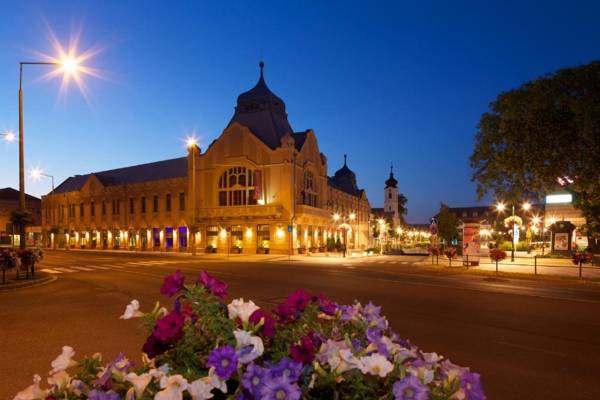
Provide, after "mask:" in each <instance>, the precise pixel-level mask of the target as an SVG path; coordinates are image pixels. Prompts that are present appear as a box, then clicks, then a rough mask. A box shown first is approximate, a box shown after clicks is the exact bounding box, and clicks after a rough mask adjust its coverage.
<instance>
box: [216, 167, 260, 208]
mask: <svg viewBox="0 0 600 400" xmlns="http://www.w3.org/2000/svg"><path fill="white" fill-rule="evenodd" d="M253 175H254V174H253V171H252V170H250V169H247V168H246V167H233V168H229V169H228V170H226V171H225V172H223V175H221V177H220V178H219V206H246V205H255V204H256V196H255V195H254V193H255V192H254V176H253Z"/></svg>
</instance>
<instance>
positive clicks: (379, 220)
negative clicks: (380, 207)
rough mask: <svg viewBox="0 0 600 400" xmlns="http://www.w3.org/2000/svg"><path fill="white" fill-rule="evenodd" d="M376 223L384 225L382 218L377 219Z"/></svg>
mask: <svg viewBox="0 0 600 400" xmlns="http://www.w3.org/2000/svg"><path fill="white" fill-rule="evenodd" d="M377 222H378V223H379V225H385V220H384V219H383V218H379V219H378V220H377Z"/></svg>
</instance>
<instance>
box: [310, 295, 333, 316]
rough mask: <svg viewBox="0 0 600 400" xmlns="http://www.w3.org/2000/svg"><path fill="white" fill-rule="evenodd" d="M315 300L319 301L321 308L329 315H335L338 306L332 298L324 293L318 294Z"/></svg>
mask: <svg viewBox="0 0 600 400" xmlns="http://www.w3.org/2000/svg"><path fill="white" fill-rule="evenodd" d="M315 300H316V301H317V302H318V303H319V310H321V311H322V312H323V313H325V314H327V315H335V312H336V310H337V307H336V305H335V304H334V303H333V302H332V301H331V300H329V299H328V298H327V297H325V296H324V295H322V294H319V295H317V296H316V297H315Z"/></svg>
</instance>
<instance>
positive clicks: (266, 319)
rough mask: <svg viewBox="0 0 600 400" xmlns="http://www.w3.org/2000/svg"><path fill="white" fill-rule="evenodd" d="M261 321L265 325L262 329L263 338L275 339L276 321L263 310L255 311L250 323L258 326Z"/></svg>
mask: <svg viewBox="0 0 600 400" xmlns="http://www.w3.org/2000/svg"><path fill="white" fill-rule="evenodd" d="M261 319H262V320H263V325H262V327H261V332H262V334H263V336H264V337H268V338H271V337H273V336H274V335H275V320H274V319H273V317H271V316H270V315H269V314H267V313H266V312H265V311H264V310H263V309H261V308H259V309H258V310H256V311H254V312H253V313H252V315H251V316H250V319H249V321H250V322H251V323H252V324H254V325H258V324H259V323H260V320H261Z"/></svg>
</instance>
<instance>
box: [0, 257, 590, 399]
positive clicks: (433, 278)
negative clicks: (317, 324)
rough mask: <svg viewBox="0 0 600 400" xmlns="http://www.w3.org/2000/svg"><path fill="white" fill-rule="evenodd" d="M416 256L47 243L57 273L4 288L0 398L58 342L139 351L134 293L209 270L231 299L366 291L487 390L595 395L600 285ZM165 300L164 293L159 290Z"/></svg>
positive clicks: (406, 331) (400, 327) (43, 367)
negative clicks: (480, 271) (312, 257)
mask: <svg viewBox="0 0 600 400" xmlns="http://www.w3.org/2000/svg"><path fill="white" fill-rule="evenodd" d="M414 260H415V258H407V257H404V258H403V257H384V258H379V257H377V258H368V259H354V260H350V261H337V262H314V261H307V262H302V261H291V262H289V261H284V260H280V261H264V260H262V261H253V262H241V261H239V259H233V260H214V259H213V260H207V259H205V258H196V259H191V258H190V257H176V256H155V255H136V254H116V253H89V252H48V253H47V255H46V259H45V260H44V262H43V266H41V268H49V269H51V270H53V271H54V272H57V273H56V276H57V277H58V280H57V281H55V282H53V283H51V284H48V285H45V286H41V287H37V288H29V289H20V290H18V291H0V321H1V322H0V399H12V397H13V396H14V394H15V393H16V392H17V391H18V390H20V389H22V388H24V387H26V386H27V385H29V384H30V382H31V380H30V379H31V376H32V375H33V374H34V373H35V372H38V373H40V374H41V375H42V376H45V374H46V373H47V372H48V371H49V370H50V361H51V360H53V359H54V358H55V357H56V355H58V354H59V353H60V349H61V346H63V345H65V344H68V345H71V346H73V347H74V348H75V351H76V353H77V355H78V356H83V355H85V354H87V355H91V354H93V353H95V352H97V351H100V352H101V353H102V354H103V355H104V357H105V360H109V359H110V358H112V357H114V356H115V355H116V354H117V352H118V351H120V350H123V351H125V352H126V353H127V354H128V355H129V356H130V358H132V359H134V360H136V359H139V357H140V354H141V353H140V348H141V345H142V343H143V341H144V339H145V337H146V332H145V331H144V330H143V328H142V327H141V326H140V325H139V321H136V320H130V321H123V320H119V319H118V317H119V315H121V313H122V312H123V310H124V307H125V305H126V304H127V303H129V301H130V300H131V299H133V298H136V299H138V300H140V302H141V305H142V309H149V308H151V307H153V306H154V302H155V301H156V299H160V294H159V292H158V289H159V287H160V284H161V281H162V278H163V276H164V275H166V274H169V273H171V272H173V271H174V270H176V269H181V270H182V271H183V272H185V273H186V275H188V276H190V277H194V278H195V276H196V275H197V274H198V273H199V271H200V270H201V269H205V270H207V271H209V272H210V273H212V274H214V275H215V276H217V277H218V278H220V279H222V280H225V281H226V282H227V283H228V284H229V297H230V298H232V297H245V298H252V299H253V300H255V301H257V302H258V303H259V304H260V305H262V306H265V307H272V306H273V305H274V304H275V303H277V302H278V301H280V300H281V299H282V298H283V297H284V296H286V295H287V294H288V293H289V292H290V291H292V290H294V289H296V288H298V287H303V288H306V289H307V290H309V291H311V292H315V293H318V292H323V293H326V294H327V295H328V296H329V297H331V298H333V299H334V300H336V301H338V302H342V303H344V302H351V301H352V300H354V299H358V300H359V301H361V302H368V301H369V300H373V302H374V303H376V304H380V305H382V306H383V308H384V314H386V315H387V316H388V318H389V320H390V323H391V325H392V326H393V327H394V328H395V330H396V331H398V332H399V333H400V335H401V336H403V337H405V338H409V339H411V341H412V342H413V343H415V344H417V345H418V346H419V347H421V348H422V349H423V350H426V351H436V352H438V353H440V354H443V355H445V356H447V357H449V358H450V359H451V360H452V361H454V362H456V363H458V364H461V365H465V366H470V367H471V368H472V369H473V370H475V371H478V372H480V373H481V374H482V375H483V384H484V388H485V390H486V392H487V394H488V398H489V399H547V400H549V399H572V400H576V399H600V367H599V365H600V286H598V285H597V284H593V283H580V282H572V281H570V282H567V281H548V280H538V281H536V280H521V279H507V278H502V279H494V278H489V277H484V276H476V275H470V274H469V275H465V274H457V273H456V272H455V271H448V270H443V271H432V270H424V269H423V268H422V267H417V266H415V265H412V264H411V261H414ZM161 301H163V302H167V299H165V298H162V299H161Z"/></svg>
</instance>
